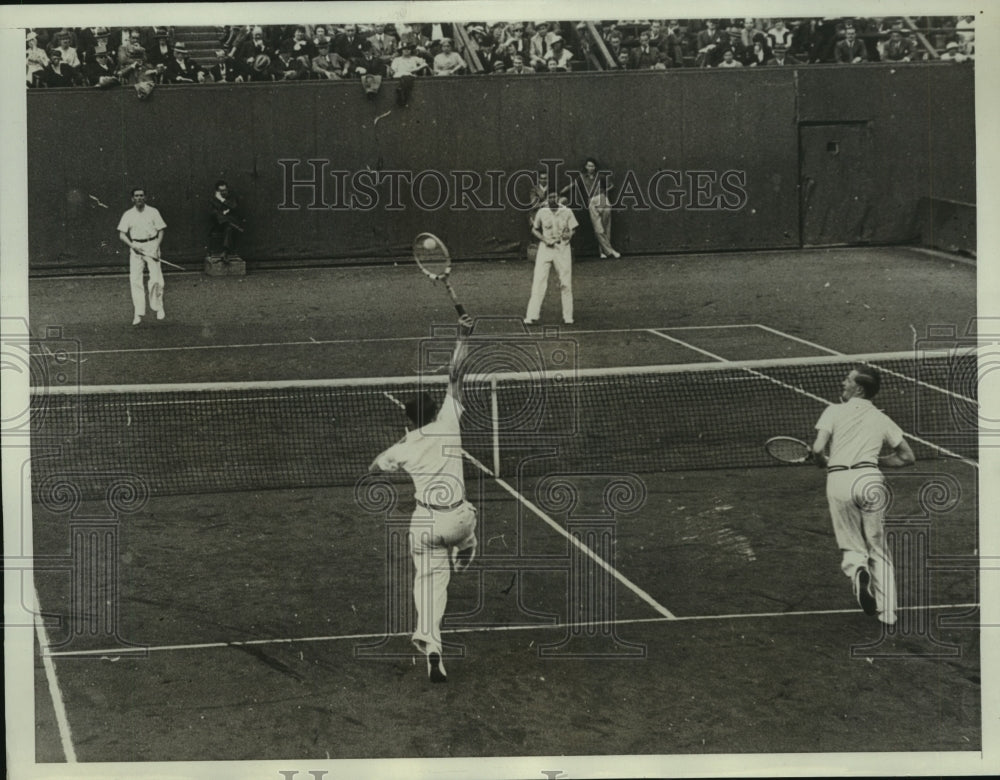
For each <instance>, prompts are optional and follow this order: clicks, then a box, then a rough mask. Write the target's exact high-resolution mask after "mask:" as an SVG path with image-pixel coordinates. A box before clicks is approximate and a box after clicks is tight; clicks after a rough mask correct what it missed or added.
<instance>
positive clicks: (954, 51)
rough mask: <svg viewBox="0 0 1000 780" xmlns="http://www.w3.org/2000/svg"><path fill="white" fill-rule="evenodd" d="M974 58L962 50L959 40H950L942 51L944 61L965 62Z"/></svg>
mask: <svg viewBox="0 0 1000 780" xmlns="http://www.w3.org/2000/svg"><path fill="white" fill-rule="evenodd" d="M971 59H973V58H972V57H970V56H968V55H967V54H964V53H963V52H962V45H961V44H960V43H959V42H958V41H948V43H946V44H945V46H944V51H943V52H941V61H942V62H965V61H967V60H971Z"/></svg>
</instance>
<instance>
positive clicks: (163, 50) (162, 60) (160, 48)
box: [146, 27, 174, 65]
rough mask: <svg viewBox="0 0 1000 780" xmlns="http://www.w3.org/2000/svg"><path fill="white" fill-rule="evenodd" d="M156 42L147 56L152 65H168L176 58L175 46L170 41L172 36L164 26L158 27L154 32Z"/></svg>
mask: <svg viewBox="0 0 1000 780" xmlns="http://www.w3.org/2000/svg"><path fill="white" fill-rule="evenodd" d="M153 37H154V43H153V45H152V46H151V47H150V49H149V51H148V52H146V58H147V60H148V62H149V64H150V65H168V64H170V61H171V60H172V59H174V47H173V45H172V44H171V43H170V37H169V36H168V35H167V31H166V30H165V29H164V28H163V27H157V28H156V31H155V32H154V34H153Z"/></svg>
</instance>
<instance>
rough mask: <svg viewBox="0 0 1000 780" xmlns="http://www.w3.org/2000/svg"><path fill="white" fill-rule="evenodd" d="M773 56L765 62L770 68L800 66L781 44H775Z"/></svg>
mask: <svg viewBox="0 0 1000 780" xmlns="http://www.w3.org/2000/svg"><path fill="white" fill-rule="evenodd" d="M773 54H774V56H773V57H771V59H769V60H768V61H767V64H768V65H770V66H771V67H777V68H780V67H783V66H785V65H801V64H802V63H801V62H799V61H798V60H797V59H796V58H795V57H793V56H791V55H790V54H789V53H788V47H787V46H785V45H784V44H782V43H779V44H777V45H776V46H775V47H774V52H773Z"/></svg>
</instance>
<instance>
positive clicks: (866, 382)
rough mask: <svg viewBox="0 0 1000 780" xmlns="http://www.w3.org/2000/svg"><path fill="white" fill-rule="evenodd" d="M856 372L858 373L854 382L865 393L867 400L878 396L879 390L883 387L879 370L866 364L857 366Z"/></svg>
mask: <svg viewBox="0 0 1000 780" xmlns="http://www.w3.org/2000/svg"><path fill="white" fill-rule="evenodd" d="M854 370H855V371H857V373H858V375H857V376H856V377H855V378H854V381H855V383H856V384H857V385H858V387H860V388H861V389H862V390H864V391H865V398H874V397H875V396H876V395H878V391H879V388H880V387H881V386H882V375H881V374H880V373H879V370H878V369H877V368H875V366H869V365H865V364H864V363H862V364H859V365H856V366H855V367H854Z"/></svg>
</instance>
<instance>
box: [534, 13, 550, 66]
mask: <svg viewBox="0 0 1000 780" xmlns="http://www.w3.org/2000/svg"><path fill="white" fill-rule="evenodd" d="M552 38H553V34H552V33H551V32H550V31H549V23H548V22H536V23H535V34H534V35H532V36H531V40H529V41H528V62H529V63H530V64H531V66H532V67H533V68H535V69H536V70H543V69H544V68H545V60H546V59H547V54H548V51H549V48H550V47H551V45H552Z"/></svg>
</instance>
